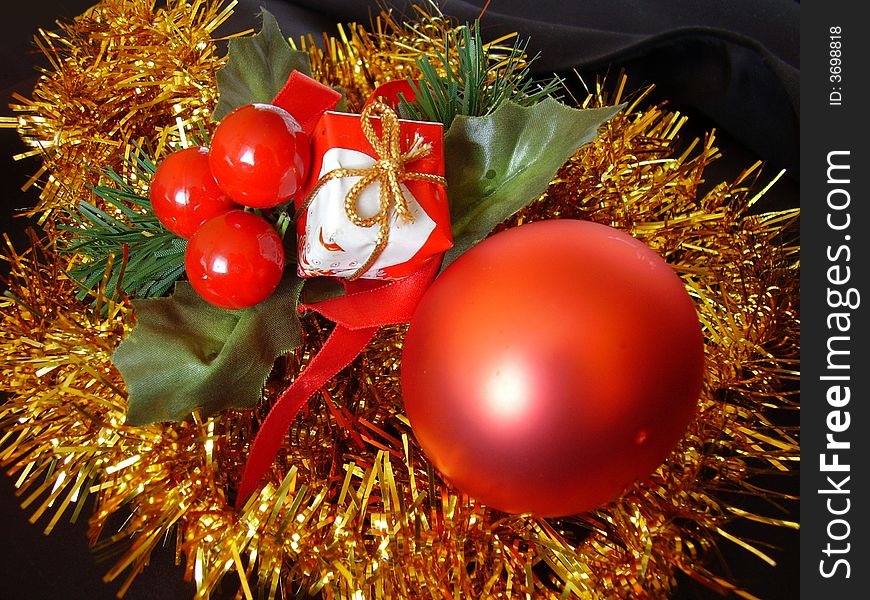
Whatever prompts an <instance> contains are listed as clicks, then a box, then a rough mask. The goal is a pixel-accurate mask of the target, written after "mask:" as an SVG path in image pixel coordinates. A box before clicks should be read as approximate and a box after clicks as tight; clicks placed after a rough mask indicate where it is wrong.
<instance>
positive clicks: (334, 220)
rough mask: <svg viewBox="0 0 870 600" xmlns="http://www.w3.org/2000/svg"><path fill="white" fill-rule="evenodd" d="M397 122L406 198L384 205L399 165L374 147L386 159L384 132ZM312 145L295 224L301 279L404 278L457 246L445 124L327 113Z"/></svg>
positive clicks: (387, 143)
mask: <svg viewBox="0 0 870 600" xmlns="http://www.w3.org/2000/svg"><path fill="white" fill-rule="evenodd" d="M364 114H366V111H364ZM388 117H389V118H390V121H389V122H388V120H387V119H388ZM365 119H368V122H369V123H370V125H371V128H370V129H369V131H368V132H366V131H365V130H364V129H365V127H364V120H365ZM396 123H398V129H397V131H398V148H396V147H395V145H394V146H393V149H394V151H395V150H398V153H397V154H399V155H400V156H401V157H404V159H405V160H403V159H401V158H400V159H399V161H398V162H399V166H398V169H399V175H398V179H397V180H398V182H399V184H400V185H399V188H400V189H401V194H399V193H398V192H396V193H395V194H394V195H393V197H391V198H387V199H386V200H385V198H384V197H382V195H381V187H382V185H387V189H390V187H389V185H388V182H387V181H386V179H385V177H386V175H385V172H387V171H389V170H390V169H393V170H394V172H395V170H396V168H397V167H396V164H397V163H396V161H395V160H393V161H392V162H390V161H389V160H386V161H385V160H384V159H389V158H390V157H387V156H381V155H380V153H379V152H378V150H376V146H378V147H379V148H380V150H381V151H382V152H386V149H387V148H388V147H389V146H390V144H389V141H388V140H384V139H383V136H384V135H385V134H386V136H387V137H390V132H389V131H387V132H385V131H384V129H385V128H391V127H394V126H395V125H396ZM385 124H386V125H385ZM311 143H312V165H311V175H310V178H309V183H308V185H307V187H306V190H305V191H304V192H303V194H302V195H301V196H300V198H304V199H305V200H304V202H303V203H302V205H301V208H300V210H301V214H300V215H299V219H298V221H297V234H298V235H299V244H298V247H299V264H298V271H299V275H300V276H302V277H315V276H318V275H328V276H333V277H342V278H348V279H356V278H358V277H360V278H364V279H400V278H402V277H406V276H408V275H410V274H411V273H413V272H415V271H416V270H418V269H419V268H420V266H421V265H422V264H423V263H425V262H426V261H428V260H431V259H434V258H435V257H437V256H438V255H440V254H441V253H443V252H444V251H445V250H447V249H448V248H450V246H452V245H453V235H452V232H451V229H450V213H449V209H448V205H447V195H446V193H445V190H444V186H443V185H442V183H443V176H444V158H443V129H442V126H441V124H440V123H425V122H420V121H405V120H399V119H395V118H394V114H393V115H383V116H381V117H369V116H360V115H354V114H346V113H339V112H332V111H329V112H326V113H325V114H324V115H323V118H322V119H320V121H319V122H318V124H317V126H316V128H315V129H314V131H313V133H312V136H311ZM421 149H422V151H421ZM386 153H388V154H389V152H386ZM394 154H396V152H394ZM392 158H393V159H396V158H397V157H396V156H393V157H392ZM439 178H440V179H441V182H442V183H438V182H437V179H439ZM364 179H365V180H366V181H362V183H361V184H360V185H359V186H357V184H358V183H359V182H361V180H364ZM354 186H357V187H356V188H355V187H354ZM387 196H390V194H387ZM396 196H400V197H396ZM360 223H364V225H360Z"/></svg>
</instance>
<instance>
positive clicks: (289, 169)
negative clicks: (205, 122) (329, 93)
mask: <svg viewBox="0 0 870 600" xmlns="http://www.w3.org/2000/svg"><path fill="white" fill-rule="evenodd" d="M310 163H311V149H310V148H309V144H308V136H307V135H306V134H305V133H304V132H303V131H302V127H301V126H300V125H299V123H297V122H296V119H294V118H293V116H292V115H291V114H290V113H288V112H287V111H286V110H284V109H283V108H279V107H277V106H272V105H271V104H248V105H245V106H242V107H239V108H237V109H236V110H234V111H233V112H231V113H230V114H228V115H227V116H226V117H224V119H223V121H221V122H220V124H219V125H218V126H217V128H216V129H215V132H214V136H213V137H212V140H211V150H210V151H209V164H210V165H211V172H212V173H213V174H214V177H215V179H216V180H217V182H218V185H219V186H220V187H221V189H223V191H224V192H226V193H227V195H229V196H230V197H231V198H233V199H234V200H235V201H236V202H239V203H241V204H244V205H245V206H251V207H254V208H269V207H272V206H275V205H277V204H281V203H282V202H285V201H286V200H288V199H289V198H290V197H291V196H292V195H293V194H295V193H296V192H297V191H298V190H299V188H301V187H302V185H303V184H304V183H305V177H306V175H307V173H308V167H309V166H310Z"/></svg>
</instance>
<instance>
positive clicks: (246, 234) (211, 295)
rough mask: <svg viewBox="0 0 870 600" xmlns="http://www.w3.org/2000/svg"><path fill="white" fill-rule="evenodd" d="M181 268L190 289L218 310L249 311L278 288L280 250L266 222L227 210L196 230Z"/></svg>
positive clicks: (275, 236)
mask: <svg viewBox="0 0 870 600" xmlns="http://www.w3.org/2000/svg"><path fill="white" fill-rule="evenodd" d="M184 266H185V269H186V270H187V278H188V279H189V280H190V284H191V285H192V286H193V289H195V290H196V291H197V293H199V295H200V296H202V297H203V298H204V299H205V300H206V301H208V302H210V303H211V304H214V305H215V306H220V307H222V308H229V309H240V308H247V307H249V306H254V305H255V304H258V303H259V302H261V301H263V300H265V299H266V298H268V297H269V296H270V295H271V294H272V292H274V291H275V288H276V287H278V283H279V282H280V281H281V275H282V273H283V272H284V246H283V245H282V242H281V237H280V236H279V235H278V233H277V232H276V231H275V229H274V228H273V227H272V225H271V224H270V223H269V222H268V221H266V219H264V218H262V217H259V216H257V215H255V214H252V213H246V212H244V211H241V210H231V211H229V212H227V213H224V214H222V215H218V216H217V217H214V218H212V219H209V220H208V221H206V222H205V223H203V224H202V226H200V228H199V229H197V231H196V233H194V234H193V237H191V238H190V242H189V243H188V244H187V252H186V253H185V256H184Z"/></svg>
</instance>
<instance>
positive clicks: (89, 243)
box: [61, 149, 187, 299]
mask: <svg viewBox="0 0 870 600" xmlns="http://www.w3.org/2000/svg"><path fill="white" fill-rule="evenodd" d="M139 150H140V151H138V152H134V153H132V156H131V159H130V160H129V161H128V164H129V167H130V171H131V178H130V181H137V182H141V183H142V184H144V185H145V186H146V189H147V185H148V184H149V183H150V181H151V178H152V177H153V175H154V171H155V170H156V166H155V164H154V162H153V161H152V160H151V159H150V158H148V157H147V156H146V155H145V153H144V152H142V151H141V149H139ZM104 176H105V177H106V179H107V180H108V185H103V186H96V187H94V188H92V191H93V192H94V194H96V195H97V197H98V198H100V199H101V200H103V202H105V203H106V205H107V208H109V207H111V213H112V214H109V213H108V212H106V211H105V210H101V209H100V208H98V207H97V206H95V205H94V204H91V203H90V202H86V201H81V202H79V204H78V206H77V211H76V212H73V211H70V213H69V217H70V220H71V222H72V223H73V224H72V225H68V226H62V227H61V229H63V230H65V231H67V232H69V234H70V236H69V241H68V242H67V243H66V244H64V245H63V247H62V248H61V252H63V253H65V254H71V255H74V256H75V260H74V264H73V266H72V267H71V268H70V271H69V275H70V276H71V277H72V278H73V279H74V280H75V281H77V282H78V283H79V284H80V290H79V292H78V294H77V296H78V297H79V298H80V299H85V298H87V297H88V296H91V295H92V293H93V292H94V291H96V290H100V291H101V292H102V294H103V295H104V296H106V297H108V298H112V297H117V295H118V294H126V295H130V296H136V297H139V298H146V297H154V296H162V295H163V294H165V293H166V291H167V290H168V289H169V288H170V287H171V286H172V284H173V283H174V282H175V281H176V280H177V279H178V278H179V277H181V276H182V275H183V274H184V251H185V249H186V247H187V240H185V239H183V238H180V237H178V236H177V235H175V234H174V233H172V232H170V231H169V230H167V229H166V228H165V227H163V225H162V224H161V223H160V222H159V221H158V220H157V217H155V216H154V213H153V212H152V210H151V201H150V200H149V199H148V198H147V197H146V196H144V195H143V194H142V192H141V191H140V189H141V188H136V187H134V186H133V185H131V183H130V182H129V181H127V180H125V179H124V178H123V177H122V176H120V175H119V174H118V173H116V172H115V171H113V170H106V171H105V172H104ZM103 286H105V287H103Z"/></svg>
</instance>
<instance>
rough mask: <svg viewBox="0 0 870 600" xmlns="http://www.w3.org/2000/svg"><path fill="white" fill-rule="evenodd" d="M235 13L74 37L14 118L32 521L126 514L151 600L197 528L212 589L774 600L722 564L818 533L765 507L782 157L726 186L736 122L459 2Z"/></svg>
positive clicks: (19, 428) (793, 251) (109, 27)
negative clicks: (696, 119) (791, 530)
mask: <svg viewBox="0 0 870 600" xmlns="http://www.w3.org/2000/svg"><path fill="white" fill-rule="evenodd" d="M232 9H233V3H230V4H228V5H223V4H221V3H218V2H211V1H208V0H194V1H193V2H189V3H185V2H180V1H170V2H167V3H166V5H165V6H163V7H159V8H158V7H154V6H153V3H150V2H144V1H143V0H135V1H133V2H130V1H126V2H122V1H120V0H104V1H103V2H101V3H99V4H97V5H95V6H94V7H93V8H92V9H90V10H89V11H88V12H86V13H84V14H83V15H81V16H79V17H78V18H76V19H75V20H73V21H71V22H69V23H65V24H61V30H60V32H58V33H52V34H48V33H44V32H42V33H40V34H39V38H38V39H39V41H40V46H41V48H42V49H43V50H44V51H45V52H46V54H48V55H49V56H51V57H52V62H51V68H50V69H46V70H45V71H44V72H43V73H42V74H41V76H40V79H39V80H38V82H37V84H36V87H35V88H34V90H33V93H32V95H31V97H29V98H24V97H16V100H15V103H14V104H13V105H12V106H11V107H10V109H11V111H13V112H14V113H15V117H14V118H10V119H8V120H5V121H4V124H6V125H8V126H14V127H16V128H17V130H18V132H19V134H20V136H21V138H22V140H23V141H24V143H25V144H27V145H29V146H30V147H31V148H32V149H33V150H32V151H30V152H24V153H22V157H28V156H37V157H38V159H39V160H40V161H41V166H40V167H39V169H38V173H37V174H36V176H34V178H33V180H32V181H31V182H30V184H31V185H32V186H34V187H36V188H38V190H39V199H38V201H36V203H35V206H34V208H33V209H32V210H31V211H30V212H29V216H30V217H33V218H34V219H35V220H36V223H37V224H38V226H39V229H38V230H33V231H31V232H30V234H29V235H30V237H29V240H30V243H29V245H28V246H27V247H26V248H24V249H21V248H14V247H13V246H12V244H11V243H7V246H8V247H7V250H6V251H5V254H4V259H5V261H6V262H7V263H8V266H9V270H10V275H9V277H8V278H7V280H6V282H5V295H4V297H3V299H2V300H0V316H2V330H0V331H2V338H0V339H2V349H3V375H4V377H3V381H4V387H3V391H4V392H5V393H7V394H8V396H9V399H8V400H7V401H6V402H5V403H4V404H3V405H2V408H0V428H2V432H3V437H2V440H0V461H2V464H3V466H4V468H5V469H6V470H7V471H8V472H9V473H11V474H12V475H13V477H15V481H16V487H17V489H18V493H19V494H20V496H21V498H22V504H23V505H24V507H25V509H27V510H28V511H31V512H32V514H33V516H34V519H35V520H40V522H42V523H46V525H45V530H46V531H50V530H51V529H52V528H53V527H54V526H55V525H56V524H57V522H58V521H59V520H60V519H62V518H67V519H69V518H71V519H73V520H74V519H76V518H79V517H80V516H81V515H82V514H83V513H84V512H85V511H88V510H92V513H91V515H90V516H89V517H88V519H89V520H88V523H89V526H90V533H91V542H92V544H93V545H94V547H95V550H99V551H113V550H118V551H119V556H120V558H119V559H118V560H117V562H116V563H115V565H114V566H113V567H111V568H110V569H109V570H108V572H107V574H106V579H107V580H108V581H113V580H116V579H121V584H120V589H119V592H120V593H121V594H123V593H124V592H125V591H126V590H127V589H128V588H129V586H130V585H131V584H132V582H133V581H134V579H135V578H136V577H137V576H138V575H139V574H140V573H141V572H142V571H143V570H145V569H146V568H147V564H148V562H149V559H150V557H151V555H152V554H153V553H154V552H158V551H160V550H159V548H160V546H161V544H162V540H164V539H174V540H176V548H177V552H176V558H177V561H178V562H179V564H180V565H183V568H184V577H185V578H187V579H189V580H192V581H194V582H195V584H196V597H197V598H208V597H209V596H210V595H212V594H213V593H215V591H216V590H217V589H218V586H219V584H220V583H221V582H222V581H225V580H231V579H236V580H237V585H238V590H239V592H238V596H239V597H243V598H248V599H252V598H254V597H266V598H270V599H274V598H280V597H285V596H289V595H294V594H302V595H306V594H308V595H317V594H320V595H321V596H323V597H327V598H330V597H339V598H349V597H354V598H369V597H372V598H391V597H409V596H411V595H417V594H422V595H427V594H429V595H433V596H444V595H450V596H458V597H469V598H471V597H496V596H504V597H514V596H522V595H528V596H530V597H536V598H538V597H540V598H564V597H581V598H589V597H592V598H598V597H628V596H632V597H639V596H643V597H667V596H668V595H670V594H671V593H672V592H673V591H674V590H675V589H676V586H677V581H678V580H677V574H678V573H682V574H684V575H686V576H688V577H689V578H692V579H694V580H696V581H700V582H701V583H703V584H705V585H707V586H709V587H710V588H711V589H713V590H716V591H719V592H723V593H724V592H733V593H736V594H739V595H741V596H743V597H752V596H751V590H743V589H741V587H740V585H739V583H738V582H735V581H732V580H730V579H729V577H728V576H726V575H725V574H723V573H722V572H719V571H717V570H716V568H715V567H713V566H711V564H710V562H709V560H708V558H709V557H710V556H713V555H715V554H716V553H717V546H719V545H721V544H736V545H738V546H740V547H741V548H742V549H743V550H744V551H746V552H748V553H752V554H754V555H756V556H757V557H758V558H759V560H761V561H765V562H767V563H772V562H774V561H773V559H772V558H770V557H769V556H768V555H767V554H766V553H765V549H764V548H762V547H759V546H758V545H756V544H754V543H753V542H751V541H748V540H744V539H742V538H740V537H739V536H738V535H736V534H735V533H732V532H731V529H732V525H733V524H734V523H735V522H737V521H739V520H750V521H755V522H761V523H766V524H768V525H769V526H771V527H775V526H778V527H797V525H796V524H794V523H791V522H789V521H787V520H784V519H783V518H782V516H781V515H779V514H776V512H775V511H772V512H771V514H758V513H754V512H752V511H751V510H750V509H749V508H748V506H745V505H741V504H740V503H739V501H738V500H735V498H740V496H741V494H745V493H749V494H752V495H762V496H766V497H768V498H770V499H774V498H777V496H776V492H774V491H772V490H764V489H761V488H760V487H759V486H758V483H757V480H756V479H755V475H758V474H762V473H768V472H771V471H776V472H780V473H783V474H788V473H790V472H794V471H795V470H796V468H797V460H798V455H799V448H798V443H797V437H796V433H795V432H794V431H792V430H791V429H790V428H789V427H788V426H784V425H780V424H779V422H778V420H777V418H776V414H777V413H779V412H781V411H783V410H796V409H797V399H796V393H797V392H796V388H797V385H796V381H797V372H798V370H799V349H798V341H797V340H798V315H797V312H798V308H797V307H798V300H799V295H798V286H797V281H798V278H797V276H796V275H797V269H798V247H797V245H796V243H795V239H796V238H795V237H794V232H795V230H796V229H795V228H796V224H797V219H798V213H797V211H796V210H787V211H779V212H758V211H755V210H754V205H755V203H756V202H757V200H758V199H759V198H760V197H761V195H762V194H763V193H764V191H765V189H766V188H765V187H764V185H763V184H761V182H762V181H763V179H762V177H763V176H762V175H761V168H760V165H750V166H748V167H747V169H746V170H745V171H744V172H743V173H741V174H740V175H739V176H738V177H737V178H736V179H735V180H734V181H723V182H719V183H718V185H713V186H704V187H702V182H703V179H704V177H703V175H704V171H705V168H706V167H707V165H708V164H709V163H710V162H711V161H713V160H715V159H716V158H717V157H718V150H717V149H716V146H715V139H714V136H713V134H709V135H707V137H706V138H705V139H703V140H684V139H681V136H680V133H681V129H682V127H683V125H684V123H685V118H684V117H682V116H681V115H679V114H677V113H673V112H669V111H668V110H667V109H666V108H665V107H662V106H656V105H650V104H648V103H647V102H646V100H645V95H646V92H644V91H639V92H634V93H632V94H630V95H628V96H626V95H625V92H624V90H625V85H626V81H625V79H621V80H619V81H617V82H605V83H599V84H598V85H597V86H596V87H595V89H594V91H592V92H589V93H588V97H585V98H583V99H581V100H579V101H578V100H577V99H575V95H576V94H574V92H572V91H571V89H572V85H573V87H575V88H576V87H577V84H578V83H581V82H580V80H578V81H577V82H570V81H563V80H561V79H559V78H549V79H544V80H538V79H535V78H534V77H532V75H531V74H532V72H533V69H532V67H533V63H534V60H535V59H534V57H532V56H529V55H528V54H527V52H526V49H527V45H528V40H525V39H524V38H523V37H522V33H519V34H516V35H514V36H509V37H506V38H502V39H498V40H493V41H487V42H485V41H484V40H483V39H482V37H481V27H480V24H479V23H478V22H473V23H457V22H455V21H454V20H452V19H450V18H449V17H448V16H445V15H443V14H441V13H440V12H439V10H438V9H437V8H436V7H435V6H434V5H429V4H425V5H423V4H421V5H415V6H414V7H413V9H412V12H411V14H407V15H404V16H403V17H401V18H400V17H399V16H398V15H397V14H395V13H393V12H391V11H390V10H388V9H384V10H382V11H381V13H380V14H379V15H378V16H377V17H376V18H375V20H374V22H373V23H371V24H367V25H363V24H348V25H346V26H342V27H341V28H340V29H339V31H338V33H337V34H335V36H333V37H330V36H329V34H325V35H326V43H325V44H315V43H314V40H313V39H312V38H304V39H300V40H290V39H288V38H286V37H285V36H284V34H283V33H282V32H281V31H280V28H279V26H278V23H277V21H276V19H275V18H274V17H273V16H272V15H270V14H269V13H268V12H266V11H263V13H262V15H261V18H262V26H261V28H260V30H259V31H258V32H256V33H243V34H239V35H237V36H233V37H232V38H231V39H230V41H229V46H228V51H227V54H226V55H225V56H224V55H221V53H220V52H219V50H218V40H216V39H215V38H214V37H213V36H214V32H215V29H216V28H217V27H218V26H219V25H220V24H221V23H223V22H224V21H225V20H226V19H227V18H228V16H229V15H230V14H231V11H232ZM484 18H485V16H484ZM169 42H171V43H169ZM192 49H195V50H196V52H192ZM131 78H132V79H131ZM131 81H133V82H134V83H135V82H138V84H141V85H140V86H139V87H138V88H136V89H139V90H140V92H137V93H135V94H131V93H130V92H129V90H130V89H131V85H132V84H131ZM182 81H183V82H184V83H183V84H182V83H181V82H182ZM94 82H97V85H94ZM71 89H78V90H79V92H77V93H76V94H73V93H72V92H70V91H69V90H71ZM647 91H648V90H647ZM82 105H87V106H88V110H87V111H82V110H80V108H81V106H82ZM84 114H87V115H88V117H87V118H84V117H82V115H84ZM61 130H63V132H64V135H63V136H61V135H60V132H61ZM774 181H775V179H774ZM774 181H771V182H770V183H768V184H767V185H768V186H769V185H772V184H773V183H774ZM702 190H706V191H702ZM22 341H25V342H26V343H21V342H22ZM119 516H123V517H124V518H122V519H117V518H116V517H119ZM118 523H121V524H120V525H118Z"/></svg>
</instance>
